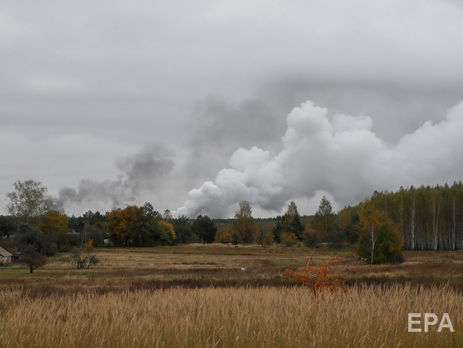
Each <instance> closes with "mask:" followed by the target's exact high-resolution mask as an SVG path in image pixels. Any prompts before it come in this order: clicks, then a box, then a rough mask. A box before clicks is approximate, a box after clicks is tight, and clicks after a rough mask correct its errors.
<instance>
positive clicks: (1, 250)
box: [0, 247, 13, 257]
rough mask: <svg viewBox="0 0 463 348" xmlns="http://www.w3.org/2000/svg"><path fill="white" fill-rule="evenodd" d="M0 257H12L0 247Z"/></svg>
mask: <svg viewBox="0 0 463 348" xmlns="http://www.w3.org/2000/svg"><path fill="white" fill-rule="evenodd" d="M0 256H4V257H6V256H13V255H12V254H11V253H9V252H8V251H6V250H5V249H3V248H2V247H0Z"/></svg>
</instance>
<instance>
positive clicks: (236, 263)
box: [0, 244, 463, 347]
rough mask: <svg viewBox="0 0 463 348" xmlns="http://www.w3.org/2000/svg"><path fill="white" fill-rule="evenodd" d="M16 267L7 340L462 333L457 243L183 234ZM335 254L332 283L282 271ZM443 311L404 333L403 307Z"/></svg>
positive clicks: (96, 342)
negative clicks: (373, 248)
mask: <svg viewBox="0 0 463 348" xmlns="http://www.w3.org/2000/svg"><path fill="white" fill-rule="evenodd" d="M92 253H94V254H96V255H97V256H98V258H99V259H100V263H99V264H97V265H96V267H94V268H92V269H85V270H77V269H75V268H74V267H73V266H72V265H71V264H70V263H69V254H67V253H62V254H58V255H56V256H55V257H53V258H50V260H49V263H48V264H47V265H45V266H44V267H42V268H39V269H37V270H36V271H35V272H34V273H33V274H29V273H28V269H27V267H24V266H23V265H17V264H13V265H10V266H7V267H2V268H0V286H1V291H0V315H1V318H2V321H1V323H0V342H1V345H2V346H7V347H20V346H21V347H25V346H27V347H29V346H30V347H57V346H67V347H77V346H85V347H92V346H103V347H122V346H130V347H132V346H137V347H152V346H159V347H165V346H175V347H205V346H210V347H216V346H219V347H222V346H225V347H230V346H234V347H260V346H262V347H263V346H277V347H300V346H316V347H337V346H343V347H344V346H349V347H381V346H386V347H389V346H391V347H397V346H401V347H414V346H419V345H423V346H426V347H437V346H459V344H461V343H460V342H463V331H462V323H463V314H462V313H463V311H462V309H463V308H462V307H463V301H462V300H463V295H462V289H463V280H462V279H463V277H462V274H463V252H460V251H454V252H451V251H439V252H431V251H405V252H404V256H405V259H406V262H404V263H402V264H399V265H366V264H365V263H364V262H363V261H362V260H359V259H358V258H357V257H356V256H355V252H354V250H349V249H342V250H334V249H333V250H330V249H315V250H311V249H305V248H302V247H301V248H298V247H294V248H280V247H272V248H266V249H263V248H261V247H259V246H246V247H242V246H239V247H234V246H226V245H217V244H216V245H207V246H204V245H199V244H196V245H195V244H193V245H184V246H169V247H155V248H133V249H116V248H101V249H95V250H93V251H92ZM307 255H312V256H313V259H314V261H315V263H320V262H321V261H323V260H324V259H326V258H327V257H329V256H333V255H338V256H339V257H340V258H341V261H340V262H339V264H338V266H337V269H338V276H339V277H341V278H342V279H344V280H345V285H344V286H343V289H342V290H340V291H336V292H334V293H329V292H326V293H323V294H321V295H319V296H314V295H313V293H312V292H311V291H310V290H308V289H307V288H305V287H302V286H297V285H294V284H291V283H288V282H286V281H285V280H284V279H283V278H282V273H283V271H284V269H285V268H290V269H293V270H300V269H302V268H303V266H304V256H307ZM409 312H423V313H424V312H435V313H436V314H438V315H439V318H440V315H442V313H444V312H447V313H449V315H450V318H451V320H452V323H453V326H454V329H455V332H454V333H449V332H448V330H444V332H442V333H437V332H436V329H435V328H433V329H431V331H430V332H429V333H424V332H423V333H408V332H407V313H409Z"/></svg>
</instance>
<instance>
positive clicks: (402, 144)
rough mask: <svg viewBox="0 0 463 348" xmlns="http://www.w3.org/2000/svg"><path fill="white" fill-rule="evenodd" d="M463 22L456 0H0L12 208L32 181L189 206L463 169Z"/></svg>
mask: <svg viewBox="0 0 463 348" xmlns="http://www.w3.org/2000/svg"><path fill="white" fill-rule="evenodd" d="M462 32H463V3H462V2H460V1H456V0H443V1H439V2H437V1H430V0H424V1H422V0H420V1H418V0H401V1H398V0H397V1H396V0H387V1H386V0H382V1H381V0H380V1H375V2H372V1H366V0H365V1H360V0H353V1H342V0H325V1H299V0H290V1H276V0H273V1H261V0H256V1H252V2H250V1H241V0H235V1H221V0H198V1H186V0H185V1H169V2H165V1H164V2H161V1H131V2H127V1H117V0H111V1H109V0H102V1H99V2H98V3H95V2H94V1H86V0H83V1H79V2H64V1H58V0H54V1H47V0H45V1H41V2H28V3H27V4H26V3H24V2H21V1H8V0H4V1H2V2H1V4H0V59H1V64H0V159H1V166H0V209H1V208H3V207H5V205H6V203H7V200H6V193H7V192H9V191H11V190H12V188H13V183H14V182H15V181H16V180H25V179H34V180H37V181H40V182H42V183H43V184H44V185H45V186H46V187H47V188H48V192H49V194H50V195H51V196H52V197H53V199H54V201H55V205H56V207H58V208H62V209H64V210H65V212H66V213H68V214H81V213H82V212H85V211H87V210H90V209H91V210H102V211H105V210H108V209H112V208H117V207H124V206H125V205H127V204H143V203H144V202H145V201H150V202H152V203H153V205H154V207H155V208H156V209H157V210H159V211H163V210H164V209H170V210H172V211H173V212H175V213H177V214H186V215H189V216H193V217H194V216H195V215H197V214H200V213H204V214H209V215H211V216H213V217H227V216H232V215H233V212H234V210H236V209H237V206H238V202H239V201H241V200H249V201H250V202H251V204H252V206H253V210H254V215H256V216H274V215H277V214H280V213H281V212H282V211H284V210H285V208H286V206H287V204H288V203H289V202H290V201H291V200H295V201H296V203H297V204H298V207H299V210H300V212H301V213H302V214H311V213H313V212H314V211H315V210H316V208H317V206H318V202H319V200H320V198H321V197H322V196H323V195H326V196H327V197H328V198H329V199H330V200H331V201H332V203H333V205H334V207H335V208H336V209H339V208H342V207H343V206H344V205H346V204H355V203H357V202H360V201H361V200H363V199H364V198H366V197H367V196H369V195H370V194H371V193H372V192H373V191H374V190H395V189H398V188H399V187H400V186H407V185H421V184H429V185H435V184H442V183H444V182H450V183H451V182H453V181H455V180H461V179H462V176H463V174H462V173H463V155H461V154H460V151H459V149H461V148H462V147H463V141H462V140H461V139H460V138H462V137H461V136H460V134H461V133H462V132H463V106H462V104H460V103H461V102H462V101H463V66H462V64H461V61H463V35H461V33H462ZM3 212H5V209H3Z"/></svg>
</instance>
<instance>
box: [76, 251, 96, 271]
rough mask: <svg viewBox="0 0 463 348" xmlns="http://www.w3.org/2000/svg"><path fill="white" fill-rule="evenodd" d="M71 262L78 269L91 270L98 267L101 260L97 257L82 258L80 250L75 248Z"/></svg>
mask: <svg viewBox="0 0 463 348" xmlns="http://www.w3.org/2000/svg"><path fill="white" fill-rule="evenodd" d="M71 262H72V263H73V264H75V265H76V267H77V269H85V268H87V269H88V268H90V267H91V266H94V265H96V264H97V263H98V262H100V260H99V259H98V257H97V256H96V255H86V256H82V255H81V253H80V250H79V249H78V248H74V249H73V251H72V256H71Z"/></svg>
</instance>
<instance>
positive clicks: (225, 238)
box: [214, 227, 232, 244]
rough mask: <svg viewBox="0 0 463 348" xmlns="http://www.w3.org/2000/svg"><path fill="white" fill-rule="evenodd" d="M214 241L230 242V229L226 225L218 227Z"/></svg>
mask: <svg viewBox="0 0 463 348" xmlns="http://www.w3.org/2000/svg"><path fill="white" fill-rule="evenodd" d="M214 241H215V242H216V243H224V244H228V243H231V242H232V233H231V232H230V229H229V228H227V227H224V228H221V229H219V230H218V231H217V233H216V234H215V238H214Z"/></svg>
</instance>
